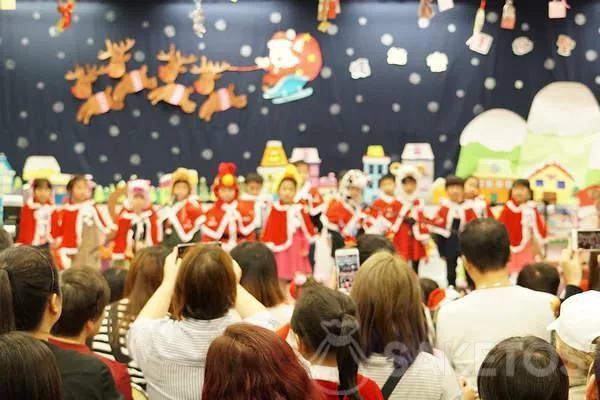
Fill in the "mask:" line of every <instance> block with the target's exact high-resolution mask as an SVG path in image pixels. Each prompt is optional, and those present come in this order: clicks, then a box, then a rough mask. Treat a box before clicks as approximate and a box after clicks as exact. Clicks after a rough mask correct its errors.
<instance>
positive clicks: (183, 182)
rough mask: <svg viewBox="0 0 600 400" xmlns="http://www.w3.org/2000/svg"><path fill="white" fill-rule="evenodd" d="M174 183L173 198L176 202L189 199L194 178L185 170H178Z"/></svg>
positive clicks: (174, 174)
mask: <svg viewBox="0 0 600 400" xmlns="http://www.w3.org/2000/svg"><path fill="white" fill-rule="evenodd" d="M172 179H173V183H172V186H171V196H172V197H173V199H174V200H175V202H178V201H182V200H185V199H187V198H188V197H189V196H190V194H192V177H191V175H190V172H189V171H188V170H187V169H185V168H177V170H176V171H175V172H173V177H172Z"/></svg>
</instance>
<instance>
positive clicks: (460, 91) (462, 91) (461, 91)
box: [456, 89, 465, 99]
mask: <svg viewBox="0 0 600 400" xmlns="http://www.w3.org/2000/svg"><path fill="white" fill-rule="evenodd" d="M456 97H458V98H459V99H462V98H463V97H465V91H464V90H462V89H458V90H457V91H456Z"/></svg>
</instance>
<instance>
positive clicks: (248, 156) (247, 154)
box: [242, 151, 252, 160]
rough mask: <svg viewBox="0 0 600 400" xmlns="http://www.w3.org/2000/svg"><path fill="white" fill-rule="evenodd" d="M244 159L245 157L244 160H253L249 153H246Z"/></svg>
mask: <svg viewBox="0 0 600 400" xmlns="http://www.w3.org/2000/svg"><path fill="white" fill-rule="evenodd" d="M242 157H244V160H249V159H251V158H252V153H250V152H249V151H245V152H244V154H243V155H242Z"/></svg>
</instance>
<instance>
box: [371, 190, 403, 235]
mask: <svg viewBox="0 0 600 400" xmlns="http://www.w3.org/2000/svg"><path fill="white" fill-rule="evenodd" d="M401 209H402V203H400V202H399V201H398V200H397V199H395V198H393V197H392V196H386V195H383V196H381V197H380V198H378V199H377V200H375V201H374V202H373V204H371V208H370V209H369V211H368V213H367V214H368V217H367V220H366V221H365V231H366V232H367V233H372V234H376V235H387V234H389V233H392V232H391V228H392V226H393V225H394V223H395V222H396V219H397V218H398V215H399V214H400V210H401Z"/></svg>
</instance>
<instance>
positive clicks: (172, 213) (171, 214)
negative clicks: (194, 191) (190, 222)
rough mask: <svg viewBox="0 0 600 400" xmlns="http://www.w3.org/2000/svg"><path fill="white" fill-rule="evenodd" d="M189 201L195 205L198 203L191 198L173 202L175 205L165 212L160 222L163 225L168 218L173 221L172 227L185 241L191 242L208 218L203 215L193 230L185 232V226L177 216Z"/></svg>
mask: <svg viewBox="0 0 600 400" xmlns="http://www.w3.org/2000/svg"><path fill="white" fill-rule="evenodd" d="M188 202H189V203H191V204H193V205H196V204H198V203H197V202H196V201H195V200H193V199H189V198H188V199H185V200H181V201H179V202H177V203H175V204H173V206H172V207H171V208H170V209H169V210H168V211H167V212H166V213H164V215H163V218H162V219H161V220H160V223H161V225H162V222H164V220H166V219H168V220H169V222H170V223H171V227H172V228H173V229H175V232H176V233H177V236H179V238H180V239H181V240H182V241H184V242H190V241H191V240H192V239H193V238H194V235H195V234H196V233H197V232H198V231H199V230H200V228H201V227H202V224H203V223H204V221H205V219H206V217H205V216H204V215H201V216H200V217H199V218H197V219H196V221H195V222H194V228H193V229H192V230H190V231H189V232H185V231H184V229H183V226H181V222H180V221H179V218H177V213H178V212H179V211H180V210H181V209H182V208H183V207H185V206H186V205H187V203H188ZM194 203H195V204H194ZM198 206H199V205H198Z"/></svg>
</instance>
